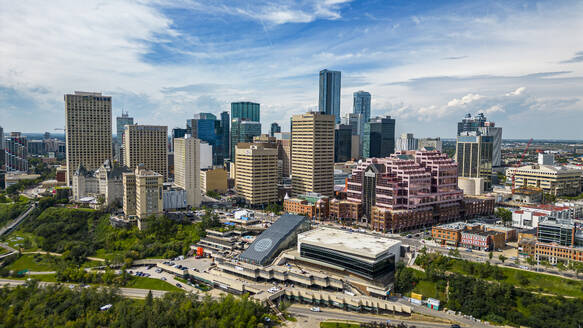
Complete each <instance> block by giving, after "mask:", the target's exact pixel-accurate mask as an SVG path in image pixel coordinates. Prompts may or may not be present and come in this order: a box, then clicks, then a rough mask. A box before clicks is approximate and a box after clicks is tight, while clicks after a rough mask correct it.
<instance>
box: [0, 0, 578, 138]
mask: <svg viewBox="0 0 583 328" xmlns="http://www.w3.org/2000/svg"><path fill="white" fill-rule="evenodd" d="M9 8H10V10H4V11H2V12H0V20H1V21H2V23H3V24H2V26H3V28H2V29H0V41H1V42H2V51H0V62H2V63H3V65H0V117H1V118H2V122H0V124H1V125H3V126H4V127H5V128H6V129H7V130H9V131H19V130H26V131H34V130H37V131H38V130H45V129H46V130H52V129H53V128H59V127H62V126H64V122H65V113H64V107H65V106H64V102H63V95H64V94H67V93H73V92H74V91H75V90H84V91H87V92H101V93H102V94H103V95H106V96H111V97H112V106H113V107H112V112H113V116H114V118H115V116H116V115H118V114H120V113H121V112H122V111H126V112H129V115H130V116H132V117H134V118H135V119H136V121H137V122H140V123H143V124H160V125H167V126H168V127H174V126H183V125H184V122H185V120H186V119H188V118H191V117H192V116H193V115H194V114H195V113H198V112H210V113H214V114H218V113H220V112H222V111H225V110H226V111H229V108H230V107H229V104H230V103H231V102H236V101H244V100H245V101H253V102H257V103H259V104H261V118H262V119H261V121H262V125H263V132H267V131H268V130H269V125H270V124H271V123H273V122H276V123H279V124H280V125H281V126H282V127H284V126H288V125H289V118H290V116H292V115H294V114H298V113H303V112H307V111H309V110H314V109H316V108H318V87H319V71H320V70H322V69H330V70H338V71H340V72H341V74H342V78H341V93H340V111H341V114H346V113H351V112H352V109H353V108H352V107H353V106H352V105H353V93H354V92H355V91H359V90H364V91H367V92H369V93H370V94H371V116H377V115H381V116H385V115H390V116H391V117H393V118H395V119H396V134H397V135H399V134H400V133H403V132H409V133H414V134H415V135H418V136H420V137H431V136H440V135H441V136H451V137H453V136H455V133H456V126H455V125H456V122H458V121H459V120H460V119H461V118H462V117H463V115H464V114H466V113H472V114H476V113H478V112H484V113H485V114H486V116H487V117H488V119H489V120H491V121H493V122H496V125H497V126H500V127H503V128H504V132H503V137H508V138H521V137H522V136H524V138H531V137H532V138H537V139H556V140H571V139H577V138H580V135H581V133H580V126H581V125H583V94H582V93H581V87H582V85H583V33H581V31H583V2H581V1H573V0H559V1H553V2H536V3H533V2H529V1H525V2H491V1H486V0H476V1H471V2H466V1H459V0H451V1H446V2H440V1H438V2H427V1H415V0H413V1H407V2H390V1H376V0H334V1H324V0H309V1H297V2H296V1H284V0H271V1H264V0H258V1H251V2H246V3H245V4H244V5H243V4H240V3H237V2H231V1H224V0H217V1H208V0H201V1H197V2H190V1H185V2H164V1H162V2H160V1H156V2H135V1H131V0H119V1H114V2H107V1H105V2H100V3H99V4H95V3H93V2H91V1H77V2H71V1H65V2H62V3H59V4H58V5H56V4H54V3H53V2H44V3H30V2H25V1H21V2H12V3H11V4H10V6H9ZM128 12H131V13H132V14H131V15H127V13H128ZM63 13H67V19H62V17H63V16H62V15H63ZM95 17H100V19H95ZM31 36H33V37H31ZM40 40H42V41H40ZM39 41H40V42H39Z"/></svg>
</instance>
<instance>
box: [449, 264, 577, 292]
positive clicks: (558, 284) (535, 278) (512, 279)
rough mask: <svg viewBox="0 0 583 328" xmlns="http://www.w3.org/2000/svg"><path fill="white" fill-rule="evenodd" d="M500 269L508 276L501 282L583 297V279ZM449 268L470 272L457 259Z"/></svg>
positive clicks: (524, 287) (458, 271)
mask: <svg viewBox="0 0 583 328" xmlns="http://www.w3.org/2000/svg"><path fill="white" fill-rule="evenodd" d="M500 269H501V270H502V272H504V276H505V277H506V278H505V279H504V280H501V281H500V282H506V283H509V284H511V285H514V286H518V287H520V288H523V289H526V290H529V291H533V292H542V293H549V294H555V295H560V296H573V297H583V281H579V280H573V279H567V278H562V277H557V276H553V275H548V274H542V273H536V272H532V271H525V270H517V269H511V268H504V267H500ZM449 270H450V271H452V272H457V273H461V274H465V275H467V274H468V273H466V272H464V271H463V270H462V266H461V264H460V263H459V261H457V260H456V261H455V262H454V265H453V266H452V267H451V268H450V269H449ZM474 276H475V275H474ZM520 277H525V278H527V279H528V283H527V284H521V280H524V279H523V278H520ZM488 280H491V281H493V280H494V279H492V278H491V277H490V278H488Z"/></svg>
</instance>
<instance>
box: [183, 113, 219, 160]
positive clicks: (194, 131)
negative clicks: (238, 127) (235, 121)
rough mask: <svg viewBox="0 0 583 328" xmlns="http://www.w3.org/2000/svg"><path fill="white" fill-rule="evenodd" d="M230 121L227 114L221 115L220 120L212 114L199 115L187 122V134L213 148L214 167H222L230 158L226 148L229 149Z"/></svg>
mask: <svg viewBox="0 0 583 328" xmlns="http://www.w3.org/2000/svg"><path fill="white" fill-rule="evenodd" d="M225 115H226V117H225ZM225 121H226V122H225ZM228 121H229V113H227V112H223V113H221V119H220V120H218V119H217V116H216V115H214V114H212V113H198V114H195V115H194V118H193V119H189V120H186V133H187V134H190V135H192V136H193V137H195V138H198V139H200V140H202V141H206V142H207V143H208V144H209V145H210V146H212V150H213V151H212V155H213V165H222V164H223V162H224V160H225V158H226V157H228V153H227V154H226V152H225V147H226V148H227V149H228V147H229V143H228V140H229V127H228Z"/></svg>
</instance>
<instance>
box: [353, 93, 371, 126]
mask: <svg viewBox="0 0 583 328" xmlns="http://www.w3.org/2000/svg"><path fill="white" fill-rule="evenodd" d="M353 97H354V99H353V100H354V101H353V103H352V113H354V114H362V115H363V117H364V122H368V120H370V93H368V92H366V91H362V90H361V91H357V92H355V93H354V94H353Z"/></svg>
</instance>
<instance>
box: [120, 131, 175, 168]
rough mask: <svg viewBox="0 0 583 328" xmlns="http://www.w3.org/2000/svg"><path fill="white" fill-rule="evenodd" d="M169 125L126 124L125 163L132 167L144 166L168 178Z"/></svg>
mask: <svg viewBox="0 0 583 328" xmlns="http://www.w3.org/2000/svg"><path fill="white" fill-rule="evenodd" d="M167 142H168V127H167V126H160V125H137V124H136V125H126V128H125V131H124V147H125V149H124V163H125V165H126V166H127V167H129V168H130V169H134V168H136V167H137V166H138V165H143V168H145V169H147V170H152V171H154V172H156V173H160V174H161V175H162V176H163V177H164V179H168V147H167Z"/></svg>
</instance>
